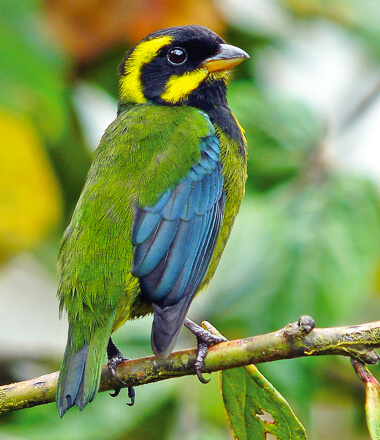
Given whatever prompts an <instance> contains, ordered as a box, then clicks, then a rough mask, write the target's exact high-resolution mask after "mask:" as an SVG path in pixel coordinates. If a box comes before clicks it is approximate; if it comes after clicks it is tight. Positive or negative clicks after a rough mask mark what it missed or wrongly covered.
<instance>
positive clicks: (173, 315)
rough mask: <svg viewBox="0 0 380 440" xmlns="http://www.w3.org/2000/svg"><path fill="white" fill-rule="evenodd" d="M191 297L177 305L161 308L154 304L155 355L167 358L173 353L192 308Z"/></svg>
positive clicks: (153, 338) (153, 343) (153, 347)
mask: <svg viewBox="0 0 380 440" xmlns="http://www.w3.org/2000/svg"><path fill="white" fill-rule="evenodd" d="M190 299H191V297H184V298H182V299H181V300H180V301H179V302H178V303H177V304H174V305H172V306H166V307H160V306H159V305H157V304H153V307H154V319H153V326H152V338H151V343H152V349H153V352H154V354H155V355H157V356H160V357H163V358H166V357H168V356H169V354H170V353H171V352H172V350H173V347H174V344H175V343H176V340H177V338H178V336H179V333H180V331H181V329H182V326H183V323H184V321H185V318H186V313H187V310H188V308H189V306H190Z"/></svg>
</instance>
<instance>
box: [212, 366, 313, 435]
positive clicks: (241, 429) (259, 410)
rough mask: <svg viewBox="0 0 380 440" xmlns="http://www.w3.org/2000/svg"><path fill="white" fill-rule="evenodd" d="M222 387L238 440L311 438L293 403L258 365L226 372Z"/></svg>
mask: <svg viewBox="0 0 380 440" xmlns="http://www.w3.org/2000/svg"><path fill="white" fill-rule="evenodd" d="M220 385H221V390H222V394H223V400H224V405H225V408H226V412H227V417H228V419H229V423H230V426H231V429H232V432H233V434H234V437H235V439H237V440H250V439H255V440H259V439H264V440H267V439H269V438H271V439H272V438H273V437H274V438H275V439H277V440H290V439H292V440H302V439H306V438H307V437H306V433H305V430H304V428H303V426H302V425H301V423H300V421H299V420H298V419H297V417H296V416H295V414H294V413H293V411H292V409H291V408H290V406H289V404H288V403H287V402H286V400H285V399H284V398H283V397H282V396H281V394H280V393H279V392H278V391H277V390H276V389H275V388H274V387H273V385H272V384H271V383H270V382H268V380H267V379H265V377H264V376H263V375H262V374H261V373H260V372H259V370H258V369H257V368H256V367H255V366H254V365H249V366H248V367H245V368H235V369H232V370H226V371H222V372H221V373H220ZM269 434H270V435H271V436H273V437H269V436H268V435H269Z"/></svg>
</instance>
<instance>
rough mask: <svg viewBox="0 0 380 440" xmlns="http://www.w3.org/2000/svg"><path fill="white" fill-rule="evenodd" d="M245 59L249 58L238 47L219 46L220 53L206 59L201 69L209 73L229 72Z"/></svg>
mask: <svg viewBox="0 0 380 440" xmlns="http://www.w3.org/2000/svg"><path fill="white" fill-rule="evenodd" d="M246 58H249V55H248V54H247V52H244V50H242V49H240V48H239V47H236V46H231V45H230V44H221V45H220V51H219V52H218V53H217V54H216V55H215V56H213V57H210V58H207V59H206V60H205V61H204V62H203V67H206V68H207V69H208V70H209V71H210V72H215V71H216V70H230V69H232V68H233V67H235V66H237V65H238V64H240V63H241V62H242V61H244V60H245V59H246Z"/></svg>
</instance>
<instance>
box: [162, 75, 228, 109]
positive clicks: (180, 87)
mask: <svg viewBox="0 0 380 440" xmlns="http://www.w3.org/2000/svg"><path fill="white" fill-rule="evenodd" d="M227 78H228V75H227V72H226V71H220V72H211V73H210V72H209V71H208V70H207V69H206V68H204V67H201V68H199V69H196V70H193V71H192V72H185V73H183V74H182V75H175V76H172V77H171V78H170V79H169V81H168V82H167V83H166V87H165V91H164V92H163V93H162V95H161V98H162V99H163V100H164V101H165V102H168V103H170V104H176V103H178V102H179V101H183V100H186V99H187V98H188V97H189V95H190V93H192V92H193V91H194V90H195V89H197V88H198V87H199V85H200V84H201V83H202V82H203V81H205V80H207V81H216V80H219V79H221V80H224V81H227Z"/></svg>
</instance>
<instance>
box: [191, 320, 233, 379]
mask: <svg viewBox="0 0 380 440" xmlns="http://www.w3.org/2000/svg"><path fill="white" fill-rule="evenodd" d="M184 325H185V327H186V328H188V329H189V330H190V331H191V332H192V333H193V334H194V335H195V336H196V338H197V355H196V357H195V362H194V367H195V372H196V374H197V377H198V379H199V380H200V381H201V382H202V383H208V382H210V379H208V380H207V379H205V378H204V377H203V375H202V371H203V367H204V360H205V357H206V355H207V351H208V348H209V347H211V346H212V345H216V344H220V343H221V342H226V341H227V339H226V338H225V337H224V336H217V335H213V334H212V333H210V332H209V331H208V330H205V329H204V328H202V327H201V326H200V325H198V324H196V323H195V322H193V321H191V320H190V319H189V318H186V319H185V322H184Z"/></svg>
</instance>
